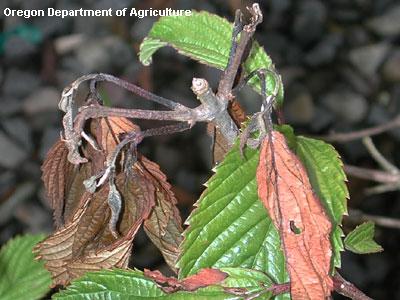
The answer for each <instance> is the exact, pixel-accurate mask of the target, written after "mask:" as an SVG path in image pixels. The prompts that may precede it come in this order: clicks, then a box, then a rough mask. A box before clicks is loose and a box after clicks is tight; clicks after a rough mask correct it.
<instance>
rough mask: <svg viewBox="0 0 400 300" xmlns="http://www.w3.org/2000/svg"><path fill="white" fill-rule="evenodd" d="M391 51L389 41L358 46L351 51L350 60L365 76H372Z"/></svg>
mask: <svg viewBox="0 0 400 300" xmlns="http://www.w3.org/2000/svg"><path fill="white" fill-rule="evenodd" d="M388 51H389V45H388V44H387V43H378V44H372V45H367V46H363V47H358V48H355V49H352V50H351V51H350V52H349V60H350V62H351V63H352V64H353V65H354V66H355V67H356V68H357V69H358V70H359V71H360V72H361V73H362V74H363V75H365V76H367V77H372V76H374V75H375V74H376V72H377V70H378V68H379V66H380V65H381V63H382V62H383V60H384V59H385V56H386V54H387V53H388Z"/></svg>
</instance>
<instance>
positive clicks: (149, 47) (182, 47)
mask: <svg viewBox="0 0 400 300" xmlns="http://www.w3.org/2000/svg"><path fill="white" fill-rule="evenodd" d="M231 36H232V24H231V23H229V22H228V21H227V20H226V19H224V18H221V17H219V16H216V15H213V14H210V13H208V12H204V11H203V12H196V11H192V15H191V16H180V17H174V16H169V17H162V18H160V19H159V20H158V21H157V22H156V23H154V25H153V27H152V29H151V30H150V32H149V34H148V36H147V37H146V38H145V39H144V40H143V42H142V44H141V45H140V52H139V60H140V61H141V62H142V63H143V64H144V65H149V64H150V63H151V59H152V55H153V54H154V53H155V52H156V51H157V50H158V49H160V48H162V47H164V46H167V45H168V46H171V47H173V48H175V49H176V50H177V51H178V52H179V53H181V54H183V55H185V56H188V57H190V58H192V59H195V60H197V61H199V62H201V63H203V64H206V65H209V66H213V67H216V68H218V69H221V70H224V69H225V68H226V66H227V64H228V59H229V52H230V48H231ZM271 67H272V61H271V58H270V57H269V56H268V55H267V54H266V53H265V51H264V49H263V48H262V47H260V45H259V44H258V43H257V42H254V43H253V46H252V49H251V52H250V55H249V58H248V59H247V60H246V62H245V63H244V71H245V74H249V73H250V72H252V71H254V70H257V69H260V68H266V69H268V68H271ZM266 78H267V91H269V92H271V91H273V90H274V88H275V79H274V77H273V76H272V75H271V74H267V76H266ZM250 85H251V86H253V87H254V88H255V89H256V91H257V92H260V90H261V89H260V81H259V80H258V78H254V79H252V80H251V81H250ZM282 102H283V87H282V85H281V86H280V89H279V95H278V97H277V103H278V105H281V104H282Z"/></svg>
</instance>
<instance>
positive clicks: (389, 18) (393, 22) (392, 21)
mask: <svg viewBox="0 0 400 300" xmlns="http://www.w3.org/2000/svg"><path fill="white" fill-rule="evenodd" d="M399 20H400V5H396V6H394V7H391V8H389V9H387V10H386V12H385V13H384V14H382V15H381V16H377V17H374V18H372V19H370V20H368V21H367V27H368V28H369V29H371V30H372V31H373V32H375V33H377V34H379V35H381V36H385V37H391V36H396V35H398V34H400V22H399Z"/></svg>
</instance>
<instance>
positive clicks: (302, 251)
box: [0, 4, 382, 300]
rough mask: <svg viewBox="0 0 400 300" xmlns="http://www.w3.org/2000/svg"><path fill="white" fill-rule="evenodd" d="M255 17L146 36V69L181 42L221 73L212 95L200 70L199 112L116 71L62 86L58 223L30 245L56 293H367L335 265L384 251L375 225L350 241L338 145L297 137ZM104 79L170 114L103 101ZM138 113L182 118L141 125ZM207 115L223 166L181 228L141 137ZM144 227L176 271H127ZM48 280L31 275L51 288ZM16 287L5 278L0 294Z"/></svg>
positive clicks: (185, 20) (205, 16) (256, 13)
mask: <svg viewBox="0 0 400 300" xmlns="http://www.w3.org/2000/svg"><path fill="white" fill-rule="evenodd" d="M248 13H249V17H248V18H245V16H244V15H243V14H242V12H240V11H237V13H236V15H235V21H234V24H233V25H232V24H231V23H229V22H228V21H227V20H225V19H223V18H220V17H218V16H216V15H212V14H209V13H207V12H195V11H194V12H193V14H192V15H191V16H188V17H162V18H160V19H159V20H158V21H157V22H156V23H155V24H154V26H153V28H152V29H151V31H150V33H149V34H148V36H147V37H146V38H145V39H144V41H143V43H142V44H141V47H140V54H139V58H140V61H141V62H142V63H143V64H145V65H148V64H150V63H151V57H152V55H153V53H154V52H156V51H157V50H158V49H159V48H161V47H164V46H172V47H173V48H175V49H176V50H177V51H178V52H179V53H180V54H182V55H185V56H189V57H190V58H192V59H195V60H197V61H199V62H201V63H204V64H207V65H209V66H213V67H216V68H219V69H221V70H223V73H222V77H221V80H220V81H219V85H218V91H217V93H214V92H213V91H212V90H211V88H210V87H209V84H208V82H207V81H206V80H205V79H200V78H194V79H193V82H192V87H191V88H192V90H193V92H194V94H195V95H196V96H197V99H198V100H199V101H200V103H201V104H200V105H199V106H198V107H196V108H193V109H192V108H188V107H186V106H184V105H182V104H179V103H177V102H175V101H172V100H168V99H165V98H162V97H160V96H157V95H154V94H152V93H150V92H148V91H145V90H143V89H141V88H140V87H137V86H135V85H133V84H131V83H128V82H126V81H123V80H121V79H118V78H116V77H114V76H111V75H107V74H89V75H85V76H83V77H81V78H79V79H77V80H76V81H75V82H73V83H72V84H71V85H70V86H68V87H67V88H65V89H64V91H63V93H62V97H61V101H60V104H59V107H60V109H61V110H62V111H63V112H65V115H64V117H63V128H64V130H63V135H62V138H61V139H60V140H59V141H58V142H56V144H55V145H54V146H53V147H52V148H51V149H50V151H49V153H48V155H47V159H46V160H45V162H44V163H43V167H42V170H43V181H44V185H45V188H46V191H47V196H48V198H49V201H50V203H51V206H52V208H53V209H54V220H55V225H56V227H57V229H56V231H55V232H54V233H53V234H52V235H50V236H49V237H47V238H46V239H45V240H43V241H42V242H40V243H39V244H38V245H37V246H36V247H35V248H34V252H35V254H36V258H38V259H40V260H41V261H43V262H44V265H45V268H46V269H47V270H49V271H50V273H51V277H52V279H51V280H52V284H53V286H56V285H61V286H66V289H63V290H61V291H60V292H58V293H56V294H55V295H53V298H54V299H144V298H146V299H279V300H282V299H294V300H298V299H328V298H330V297H331V294H332V292H333V291H336V292H338V293H340V294H343V295H345V296H348V297H350V298H352V299H370V298H369V297H367V296H365V295H364V294H363V293H362V292H361V291H359V290H358V289H357V288H356V287H355V286H354V285H352V284H351V283H349V282H348V281H346V280H344V279H343V278H342V277H341V276H340V274H339V272H338V269H339V268H340V266H341V261H340V254H341V251H343V250H344V248H346V249H348V250H350V251H352V252H355V253H359V254H364V253H372V252H378V251H381V250H382V248H381V247H380V246H379V245H377V244H376V243H375V242H374V241H373V232H374V225H373V224H372V223H365V224H362V225H360V226H359V227H357V228H356V229H355V230H354V231H353V232H351V233H349V234H348V235H347V237H346V238H345V239H344V240H343V237H344V234H343V232H342V229H341V222H342V216H343V215H344V214H346V212H347V203H346V201H347V198H348V196H349V195H348V191H347V188H346V184H345V181H346V176H345V174H344V172H343V168H342V162H341V160H340V157H339V155H338V153H337V152H336V151H335V149H334V148H333V147H332V146H331V145H329V144H327V143H325V142H323V141H321V140H316V139H312V138H307V137H304V136H296V135H295V134H294V132H293V130H292V128H291V127H290V126H289V125H287V124H283V118H282V114H281V107H282V105H283V87H282V82H281V79H280V76H279V75H278V73H277V71H276V70H275V68H274V66H273V64H272V62H271V59H270V58H269V57H268V55H267V54H266V53H265V51H264V49H263V48H262V47H261V46H260V45H259V44H258V43H257V42H256V41H253V34H254V32H255V30H256V27H257V25H258V24H260V23H261V22H262V18H263V17H262V13H261V11H260V9H259V6H258V5H257V4H253V6H252V7H251V8H248ZM246 20H247V21H246ZM86 81H88V82H89V87H90V88H89V95H88V97H87V100H86V102H85V103H84V105H83V106H81V107H79V108H78V107H76V104H75V102H74V99H75V94H76V91H77V89H78V87H79V86H80V85H81V84H82V83H83V82H86ZM102 81H107V82H111V83H114V84H116V85H118V86H120V87H122V88H124V89H127V90H128V91H131V92H133V93H135V94H137V95H140V96H142V97H143V98H144V99H147V100H149V101H154V102H156V103H158V104H161V105H163V106H165V107H166V108H167V109H166V110H140V109H122V108H114V107H108V106H104V105H103V104H102V100H101V97H100V96H99V94H98V92H97V84H98V83H99V82H102ZM246 84H249V85H250V86H251V87H253V88H254V90H255V91H256V92H258V93H259V94H260V99H261V101H260V102H261V109H260V111H259V112H257V113H255V114H253V115H247V114H246V112H245V111H243V109H242V108H241V107H240V105H239V103H238V100H237V99H236V98H235V95H236V94H237V91H238V90H240V88H242V87H243V86H244V85H246ZM135 119H147V120H163V121H176V123H175V124H173V125H167V126H162V127H156V128H151V129H146V130H141V129H140V128H139V126H137V125H135V123H133V122H132V121H131V120H135ZM274 120H276V121H274ZM198 122H207V123H208V127H209V132H210V134H211V135H212V137H213V139H214V147H213V153H211V155H213V157H214V161H215V162H216V167H215V169H214V171H215V174H214V175H213V176H212V177H211V178H210V179H209V181H208V182H207V184H206V187H207V188H206V190H205V191H204V193H203V194H202V196H201V197H200V199H199V200H198V202H197V203H196V204H195V209H194V210H193V212H192V213H191V215H190V217H189V218H188V219H187V220H186V221H185V224H186V225H187V227H186V228H185V229H183V227H182V225H181V223H182V222H181V217H180V214H179V211H178V209H177V207H176V203H177V201H176V199H175V196H174V194H173V193H172V191H171V186H170V185H169V183H168V182H167V178H166V176H165V175H164V174H163V173H162V171H161V170H160V168H159V167H158V165H157V164H156V163H155V162H152V161H150V160H149V159H147V158H146V157H144V156H143V155H142V154H140V152H139V149H138V145H139V144H140V142H141V141H142V140H143V139H144V138H146V137H149V136H154V135H164V134H172V133H176V132H180V131H184V130H188V129H190V128H192V127H193V126H194V125H195V124H196V123H198ZM274 122H275V123H276V124H275V123H274ZM139 148H140V147H139ZM142 225H143V228H144V231H145V232H146V234H147V235H148V236H149V238H150V240H151V241H152V242H153V243H154V244H155V245H156V246H157V247H158V248H159V249H160V251H161V253H162V255H163V256H164V258H165V262H166V263H167V264H168V265H169V266H170V267H171V269H172V270H173V271H174V272H175V273H176V274H177V277H166V276H164V275H163V274H161V273H160V272H159V271H157V270H155V271H150V270H146V269H145V270H144V272H142V271H139V270H136V269H135V270H131V269H128V260H129V257H130V256H131V253H132V242H133V240H134V238H135V235H136V233H137V231H138V229H139V228H140V227H141V226H142ZM38 239H39V238H36V239H31V240H30V242H28V244H27V246H32V245H33V244H34V243H35V242H36V241H37V240H38ZM21 240H23V239H21V238H20V239H19V240H15V241H12V242H11V243H10V245H8V246H6V247H5V248H4V249H3V250H2V252H1V253H0V258H4V257H11V256H12V255H13V254H12V250H10V247H18V245H17V244H18V243H20V241H21ZM21 247H22V246H21ZM134 253H135V251H134V250H133V255H134ZM19 267H20V268H24V265H20V266H19ZM104 269H111V270H104ZM40 270H41V268H38V269H37V270H36V271H35V272H37V274H39V273H40V272H39V271H40ZM96 270H97V271H96ZM9 271H10V270H9ZM93 271H96V272H93ZM41 272H42V273H43V270H42V271H41ZM2 273H3V272H0V274H2ZM42 273H40V274H42ZM33 274H35V273H33ZM0 276H2V275H0ZM45 276H48V275H47V274H42V275H40V276H39V275H37V277H36V279H37V280H39V279H40V278H42V281H41V282H42V285H41V291H42V290H43V291H44V292H45V291H46V289H43V284H45V283H47V282H48V281H49V279H48V277H45ZM43 278H44V279H43ZM32 280H35V278H32ZM11 284H12V283H9V284H8V286H7V285H6V284H5V283H4V282H3V281H0V295H1V294H2V292H1V291H4V290H6V289H7V287H8V289H10V286H11ZM19 293H20V294H21V293H22V290H20V291H19ZM41 293H42V294H43V292H41ZM38 295H40V293H38ZM35 297H36V296H35ZM11 298H12V297H11ZM11 298H10V297H8V299H11ZM2 299H3V298H2ZM12 299H18V298H16V297H15V295H14V296H13V298H12ZM21 299H22V298H21ZM23 299H27V298H23Z"/></svg>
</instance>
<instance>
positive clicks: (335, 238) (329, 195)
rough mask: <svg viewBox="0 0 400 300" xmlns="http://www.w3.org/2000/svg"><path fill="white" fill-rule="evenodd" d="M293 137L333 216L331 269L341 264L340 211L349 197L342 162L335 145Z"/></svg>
mask: <svg viewBox="0 0 400 300" xmlns="http://www.w3.org/2000/svg"><path fill="white" fill-rule="evenodd" d="M296 140H297V147H296V154H297V155H298V156H299V157H300V159H301V161H302V162H303V163H304V166H305V168H306V169H307V174H308V176H309V178H310V182H311V185H312V187H313V189H314V191H315V192H316V194H317V195H318V197H319V198H320V199H321V201H322V203H323V204H324V206H325V209H326V210H327V213H328V214H329V215H330V217H331V220H332V225H333V230H332V236H331V241H332V250H333V257H332V259H333V263H332V270H333V269H334V268H335V267H338V268H340V266H341V260H340V252H341V251H343V249H344V248H343V241H342V237H343V231H342V229H341V227H340V225H341V224H342V217H343V215H344V214H347V199H348V197H349V192H348V190H347V186H346V183H345V182H346V180H347V179H346V175H345V173H344V171H343V163H342V161H341V159H340V156H339V154H338V153H337V152H336V150H335V148H333V146H332V145H330V144H328V143H325V142H324V141H321V140H315V139H311V138H306V137H304V136H298V137H297V139H296Z"/></svg>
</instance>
